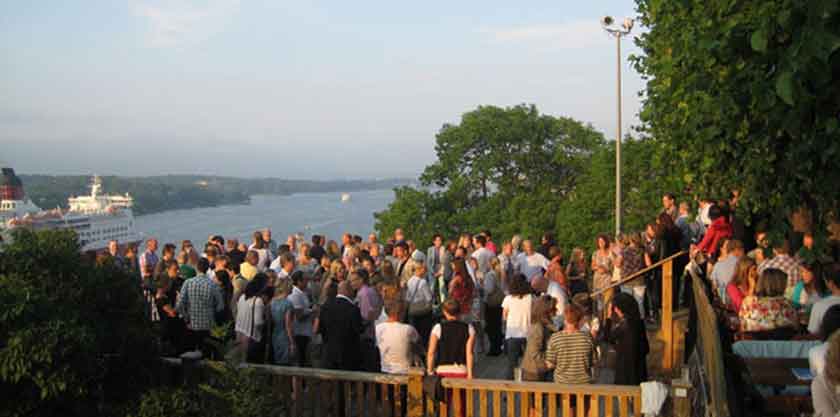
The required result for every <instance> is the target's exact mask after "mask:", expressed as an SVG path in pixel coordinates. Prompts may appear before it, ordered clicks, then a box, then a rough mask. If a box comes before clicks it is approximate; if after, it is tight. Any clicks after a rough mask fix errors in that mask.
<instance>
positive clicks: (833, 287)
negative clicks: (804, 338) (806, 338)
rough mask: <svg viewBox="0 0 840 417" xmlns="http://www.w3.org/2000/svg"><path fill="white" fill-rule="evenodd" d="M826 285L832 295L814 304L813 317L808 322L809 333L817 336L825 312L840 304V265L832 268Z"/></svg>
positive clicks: (812, 308)
mask: <svg viewBox="0 0 840 417" xmlns="http://www.w3.org/2000/svg"><path fill="white" fill-rule="evenodd" d="M829 268H830V270H829V272H828V275H827V276H826V279H825V283H826V285H827V286H828V290H829V291H831V295H830V296H828V297H825V298H823V299H822V300H819V301H817V302H816V303H814V306H813V307H811V317H810V319H809V320H808V331H809V332H811V333H812V334H817V333H819V331H820V325H821V324H822V321H823V317H824V316H825V312H826V311H828V309H829V308H831V306H833V305H837V304H840V264H833V265H831V266H830V267H829Z"/></svg>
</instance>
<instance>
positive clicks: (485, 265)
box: [472, 235, 496, 273]
mask: <svg viewBox="0 0 840 417" xmlns="http://www.w3.org/2000/svg"><path fill="white" fill-rule="evenodd" d="M473 245H475V248H476V249H475V251H473V253H472V257H473V258H475V260H476V261H477V262H478V272H482V273H486V272H487V271H489V270H490V260H491V259H493V258H494V257H495V256H496V254H495V253H493V252H492V251H491V250H490V249H487V247H486V245H487V238H486V237H484V236H482V235H476V236H475V237H474V238H473Z"/></svg>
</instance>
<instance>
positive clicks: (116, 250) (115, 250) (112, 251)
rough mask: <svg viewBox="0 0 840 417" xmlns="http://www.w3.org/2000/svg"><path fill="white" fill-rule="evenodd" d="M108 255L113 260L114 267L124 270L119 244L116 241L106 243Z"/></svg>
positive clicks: (123, 260)
mask: <svg viewBox="0 0 840 417" xmlns="http://www.w3.org/2000/svg"><path fill="white" fill-rule="evenodd" d="M108 254H109V255H111V259H113V260H114V265H116V266H117V267H118V268H125V266H126V265H125V259H124V258H123V256H122V254H121V253H120V244H119V242H117V241H116V240H111V241H109V242H108Z"/></svg>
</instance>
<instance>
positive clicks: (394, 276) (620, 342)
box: [106, 193, 840, 385]
mask: <svg viewBox="0 0 840 417" xmlns="http://www.w3.org/2000/svg"><path fill="white" fill-rule="evenodd" d="M737 200H738V195H737V193H733V195H732V196H731V198H730V199H725V200H719V201H713V200H701V201H699V203H698V204H699V206H698V208H697V212H696V215H693V216H692V213H691V205H690V204H689V203H688V202H681V203H679V204H677V202H676V199H675V197H674V196H673V195H672V194H665V195H664V196H663V197H662V210H661V211H660V212H659V214H658V215H657V216H656V217H655V220H654V221H652V222H651V223H649V224H647V225H646V227H645V230H644V231H642V232H640V233H632V234H631V233H628V234H625V235H621V236H618V237H616V238H612V237H610V236H607V235H600V236H598V237H597V238H596V240H595V242H594V250H593V251H592V253H591V255H590V256H587V253H586V249H585V248H581V247H575V248H573V249H572V250H571V251H569V253H570V256H568V258H566V257H565V256H564V250H563V248H562V246H561V245H560V244H558V242H556V241H555V239H554V237H553V235H552V234H551V233H545V234H544V235H543V236H542V237H541V239H540V240H539V242H536V241H531V240H527V239H522V238H521V237H520V236H512V237H511V238H510V239H509V240H505V241H503V242H499V243H497V242H495V241H494V240H493V236H492V234H491V232H490V231H487V230H484V231H481V232H479V233H476V234H474V235H473V234H466V233H465V234H462V235H460V236H458V238H457V239H451V240H447V239H446V238H445V237H444V236H442V235H435V236H434V237H433V239H432V241H431V242H430V246H429V247H428V248H426V249H425V250H423V249H422V248H418V246H417V243H416V242H414V241H412V240H411V239H409V237H407V236H405V234H404V232H403V230H401V229H397V230H395V231H394V233H393V235H391V236H388V237H387V239H384V240H383V241H382V242H380V241H379V239H378V236H377V235H375V234H371V235H369V236H368V238H367V240H364V239H363V238H362V237H361V236H354V235H351V234H345V235H343V236H342V237H341V240H340V242H337V241H334V240H327V239H326V237H324V236H319V235H313V236H311V240H310V241H309V242H306V241H304V240H303V239H302V237H301V236H290V237H289V238H288V239H287V240H286V242H285V243H282V244H278V243H277V242H276V241H275V240H274V239H273V238H272V235H271V231H270V230H262V231H258V232H255V233H254V234H253V239H252V242H250V243H249V244H246V243H244V242H238V241H237V240H235V239H227V240H225V239H224V238H223V237H222V236H211V237H210V238H209V239H208V241H207V242H206V243H205V244H204V247H203V250H199V249H197V248H195V247H193V244H192V242H190V241H183V242H181V246H180V249H178V248H177V247H176V245H174V244H171V243H167V244H165V245H164V246H163V248H162V249H161V252H160V255H158V242H157V241H156V240H155V239H149V240H148V241H147V242H146V247H145V250H144V251H143V252H142V253H138V251H137V250H134V249H133V248H129V249H128V250H127V251H126V253H120V250H119V247H118V245H117V242H112V245H110V248H109V253H110V255H106V256H110V257H111V258H114V262H116V263H117V264H119V265H122V266H123V267H125V268H127V269H129V270H131V271H133V272H134V273H135V274H136V276H137V277H138V279H139V281H140V283H141V286H142V288H143V290H144V294H145V295H146V299H147V301H148V307H149V308H148V314H149V317H150V319H151V320H153V321H155V322H157V323H159V326H160V328H161V338H162V341H163V343H164V344H165V345H166V346H167V347H169V348H170V349H171V350H173V351H175V352H182V351H185V350H193V349H198V350H201V351H203V352H204V353H205V354H207V355H210V356H220V355H224V354H225V352H218V351H214V350H213V349H212V347H211V346H210V345H208V343H207V341H208V340H209V339H213V338H216V339H218V338H220V337H221V338H224V337H229V338H233V339H235V341H236V344H235V345H236V347H235V348H234V349H233V350H232V351H231V352H233V353H232V354H235V355H238V356H239V357H241V359H242V360H246V361H249V362H257V363H265V362H267V363H273V364H277V365H294V366H319V367H323V368H329V369H340V370H364V371H369V372H386V373H404V372H406V371H407V370H408V369H409V368H410V367H412V366H417V365H420V366H424V367H425V369H426V371H427V372H428V373H429V374H437V375H441V376H447V377H459V378H472V377H473V376H474V372H475V364H476V362H477V358H478V357H479V356H478V355H482V354H486V355H487V356H499V355H502V354H504V355H505V357H506V359H507V361H506V362H507V369H506V376H507V378H511V379H513V378H521V379H522V380H531V381H555V382H558V383H568V384H582V383H591V382H593V381H594V380H595V377H596V375H595V374H594V372H597V368H598V363H599V360H600V359H601V356H602V355H603V353H604V352H607V351H610V352H615V353H614V354H615V356H616V360H615V361H614V362H615V363H616V364H617V365H616V367H615V369H614V379H613V380H612V381H609V382H614V383H616V384H627V385H638V384H639V383H641V382H644V381H646V380H647V379H648V375H647V373H648V370H647V366H646V363H647V361H646V356H647V355H648V353H649V350H650V349H649V346H648V341H647V325H653V324H655V323H656V322H657V320H658V317H659V314H660V310H661V305H662V300H661V299H660V294H661V287H660V286H661V276H660V274H661V269H659V268H653V269H652V270H651V271H649V272H646V273H643V274H638V272H640V271H642V270H643V269H644V268H645V267H646V266H651V265H654V264H655V263H657V262H659V261H660V260H663V259H665V258H668V257H670V256H672V255H675V254H677V253H679V252H681V251H686V252H687V253H688V254H689V256H683V257H676V258H675V263H674V271H673V276H674V278H675V285H674V288H676V289H677V290H676V291H674V300H673V302H674V303H675V305H679V304H681V303H685V302H688V301H687V298H690V297H687V296H686V295H687V294H688V293H689V292H690V288H689V287H690V285H685V282H682V280H680V277H683V271H686V272H687V273H690V274H693V275H696V276H700V277H702V279H703V280H704V282H705V283H706V284H707V285H708V286H709V287H710V288H711V292H712V293H713V295H714V298H715V302H716V303H717V304H718V305H719V306H721V307H722V308H724V309H726V310H727V311H729V312H731V316H732V317H731V320H732V323H733V325H734V326H735V327H736V328H737V331H739V332H740V333H741V334H745V335H750V336H749V337H755V338H785V337H787V338H790V337H793V336H794V335H796V334H802V333H804V332H805V331H804V330H802V329H807V332H809V333H811V334H813V337H819V338H822V339H823V340H825V341H827V340H828V339H829V337H830V336H831V333H832V332H833V331H834V329H836V328H838V327H840V324H839V323H838V318H840V306H838V305H840V268H838V266H837V264H836V263H833V262H834V261H835V260H833V259H827V258H826V257H825V256H824V255H823V254H822V253H820V252H819V250H817V249H816V248H815V246H814V239H813V236H811V234H810V233H805V234H804V235H803V236H802V239H801V246H800V247H799V249H798V250H797V251H796V252H795V253H794V252H792V250H791V243H790V242H791V240H789V239H779V240H778V241H775V242H773V243H769V242H768V240H767V235H766V234H765V233H762V232H759V233H755V234H752V233H751V232H749V231H748V228H747V227H746V226H745V224H744V222H743V221H742V220H741V219H739V218H738V217H737V216H736V212H735V210H734V207H736V206H737ZM748 234H752V236H749V237H748V236H747V235H748ZM752 237H754V238H755V239H754V240H753V239H752ZM747 242H749V243H747ZM686 276H688V275H686ZM706 277H708V278H706ZM681 284H682V285H681ZM591 294H596V296H592V295H591ZM219 329H220V330H219ZM220 335H221V336H220ZM827 350H830V349H829V347H828V344H826V345H825V346H823V347H821V350H820V351H819V352H815V353H814V354H813V357H814V358H813V363H814V366H815V369H817V370H819V369H823V368H825V366H826V363H825V355H826V353H825V352H826V351H827Z"/></svg>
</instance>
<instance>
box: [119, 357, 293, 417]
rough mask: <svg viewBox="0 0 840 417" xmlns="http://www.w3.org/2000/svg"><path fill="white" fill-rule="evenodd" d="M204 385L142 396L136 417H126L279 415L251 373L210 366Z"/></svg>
mask: <svg viewBox="0 0 840 417" xmlns="http://www.w3.org/2000/svg"><path fill="white" fill-rule="evenodd" d="M208 366H209V367H210V369H209V372H207V373H208V374H209V375H208V377H207V380H206V382H204V383H201V384H198V385H196V386H189V387H179V388H174V389H173V388H160V389H154V390H151V391H149V392H148V393H146V394H145V395H144V396H143V398H142V399H141V401H140V406H139V408H138V409H137V411H136V413H134V412H132V413H129V414H127V417H217V416H218V417H269V416H277V415H281V411H282V410H281V407H280V402H279V401H278V400H277V399H276V398H277V396H276V395H273V394H272V393H271V392H270V391H269V390H267V389H266V387H267V383H266V380H267V377H264V376H260V375H257V374H256V372H255V371H254V370H253V369H237V368H235V367H233V366H231V365H227V364H224V363H219V362H215V363H210V364H209V365H208Z"/></svg>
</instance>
